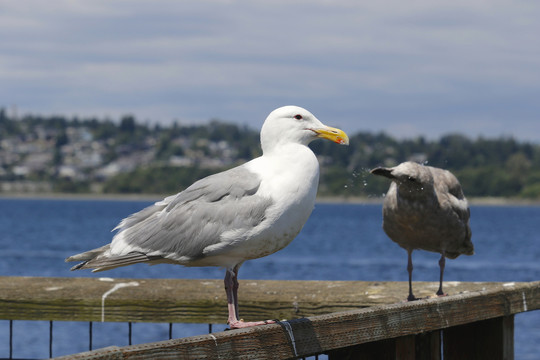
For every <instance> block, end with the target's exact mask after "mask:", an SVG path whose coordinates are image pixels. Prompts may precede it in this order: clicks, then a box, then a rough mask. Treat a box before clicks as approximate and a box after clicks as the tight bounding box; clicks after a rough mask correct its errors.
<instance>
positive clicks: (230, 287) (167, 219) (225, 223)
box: [66, 106, 349, 328]
mask: <svg viewBox="0 0 540 360" xmlns="http://www.w3.org/2000/svg"><path fill="white" fill-rule="evenodd" d="M317 138H324V139H329V140H331V141H334V142H336V143H339V144H344V145H348V143H349V139H348V137H347V135H346V134H345V133H344V132H343V131H341V130H339V129H335V128H331V127H329V126H326V125H324V124H322V123H321V122H320V121H319V120H318V119H317V118H316V117H315V116H313V114H311V113H310V112H309V111H307V110H305V109H303V108H300V107H297V106H285V107H282V108H279V109H276V110H274V111H272V112H271V113H270V115H268V117H267V118H266V121H265V122H264V124H263V126H262V129H261V147H262V151H263V155H262V156H260V157H258V158H256V159H253V160H251V161H249V162H247V163H245V164H243V165H240V166H238V167H235V168H233V169H230V170H227V171H224V172H221V173H218V174H214V175H211V176H208V177H206V178H204V179H201V180H199V181H197V182H195V183H194V184H193V185H191V186H190V187H188V188H187V189H186V190H184V191H182V192H180V193H178V194H176V195H173V196H169V197H167V198H165V199H164V200H162V201H159V202H157V203H155V204H154V205H152V206H150V207H148V208H146V209H143V210H141V211H139V212H137V213H135V214H133V215H131V216H129V217H128V218H126V219H124V220H123V221H122V222H121V223H120V224H119V225H118V226H117V227H116V228H115V230H118V232H117V233H116V235H115V236H114V238H113V239H112V242H111V243H110V244H107V245H105V246H103V247H100V248H97V249H94V250H90V251H87V252H84V253H82V254H78V255H74V256H71V257H69V258H67V259H66V261H82V263H80V264H78V265H76V266H74V267H73V268H72V270H78V269H94V270H93V271H103V270H109V269H113V268H116V267H120V266H126V265H131V264H136V263H148V264H160V263H171V264H180V265H184V266H219V267H223V268H225V269H226V272H225V291H226V293H227V303H228V310H229V318H228V323H229V325H230V327H231V328H242V327H247V326H254V325H261V324H265V323H270V322H272V321H257V322H244V321H242V320H241V319H240V318H239V315H238V280H237V276H238V269H239V268H240V266H241V265H242V263H243V262H244V261H246V260H250V259H256V258H260V257H263V256H267V255H270V254H272V253H274V252H276V251H278V250H280V249H283V248H284V247H285V246H287V245H288V244H289V243H290V242H291V241H292V240H293V239H294V238H295V237H296V235H297V234H298V233H299V232H300V230H301V229H302V227H303V226H304V224H305V222H306V220H307V219H308V217H309V216H310V214H311V211H312V210H313V207H314V204H315V196H316V194H317V187H318V183H319V163H318V161H317V158H316V157H315V154H313V152H312V151H311V149H310V148H309V147H308V146H307V145H308V144H309V143H310V142H311V141H312V140H315V139H317Z"/></svg>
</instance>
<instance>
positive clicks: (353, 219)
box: [0, 199, 540, 359]
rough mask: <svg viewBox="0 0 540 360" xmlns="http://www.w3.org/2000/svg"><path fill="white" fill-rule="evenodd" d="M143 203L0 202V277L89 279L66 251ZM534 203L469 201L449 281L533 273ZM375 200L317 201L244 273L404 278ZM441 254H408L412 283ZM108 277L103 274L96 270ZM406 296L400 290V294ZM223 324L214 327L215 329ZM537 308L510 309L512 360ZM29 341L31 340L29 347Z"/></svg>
mask: <svg viewBox="0 0 540 360" xmlns="http://www.w3.org/2000/svg"><path fill="white" fill-rule="evenodd" d="M149 204H150V202H143V201H108V200H99V201H94V200H48V199H39V200H29V199H0V214H2V215H1V217H0V254H1V258H2V260H0V276H77V277H85V276H88V277H95V276H96V275H95V274H91V273H90V272H87V271H78V272H70V271H69V268H70V266H71V264H66V263H65V262H64V258H66V257H67V256H69V255H72V254H76V253H79V252H82V251H85V250H88V249H91V248H95V247H98V246H101V245H104V244H105V243H107V242H109V241H110V239H111V236H112V234H111V232H110V230H111V229H112V228H114V227H115V226H116V225H117V223H118V222H119V221H120V220H121V219H122V218H123V217H125V216H127V215H129V214H131V213H133V212H135V211H138V210H140V209H141V208H143V207H145V206H147V205H149ZM539 220H540V206H472V207H471V227H472V231H473V242H474V244H475V250H476V254H475V255H474V256H461V257H459V258H457V259H456V260H449V261H447V266H446V271H445V280H448V281H503V282H507V281H535V280H540V262H539V261H538V259H539V258H540V246H539V238H538V235H537V232H536V229H537V227H538V223H539ZM381 222H382V218H381V207H380V205H373V204H370V205H367V204H354V205H353V204H318V205H317V206H316V207H315V210H314V211H313V214H312V216H311V218H310V219H309V220H308V222H307V223H306V225H305V227H304V229H303V230H302V232H301V233H300V235H299V236H298V237H297V238H296V239H295V240H294V241H293V242H292V244H291V245H289V247H287V248H286V249H284V250H282V251H280V252H278V253H276V254H273V255H271V256H268V257H265V258H262V259H257V260H253V261H248V262H246V263H245V264H244V265H243V266H242V268H241V269H240V274H239V277H240V278H241V279H248V278H249V279H282V280H289V279H298V280H380V281H405V280H406V279H407V272H406V269H405V267H406V260H407V259H406V253H405V251H404V250H402V249H401V248H399V247H398V246H397V245H395V244H394V243H392V242H391V241H390V240H389V239H388V238H387V237H386V235H385V234H384V232H383V231H382V229H381ZM438 258H439V255H438V254H434V253H428V252H423V251H417V252H414V253H413V261H414V266H415V270H414V280H418V281H437V280H438ZM101 275H105V273H104V274H100V275H99V276H101ZM223 275H224V273H223V270H220V269H217V268H183V267H179V266H178V267H174V266H172V265H159V266H146V265H135V266H130V267H125V268H119V269H115V270H111V271H109V272H108V273H107V274H106V276H110V277H131V278H213V279H222V278H223ZM405 295H406V294H404V297H405ZM224 306H225V304H224ZM93 326H94V328H93V334H94V336H93V346H94V348H100V347H105V346H110V345H119V346H122V345H127V341H128V340H127V332H128V329H127V325H126V324H122V323H104V324H102V323H94V325H93ZM225 327H226V326H225V325H224V324H218V325H214V328H213V329H214V331H220V330H223V329H224V328H225ZM168 330H169V329H168V325H167V324H134V325H133V342H134V343H143V342H150V341H159V340H164V339H167V338H168ZM207 331H208V325H206V324H200V325H199V324H196V325H181V324H178V325H177V324H175V325H174V328H173V336H174V337H183V336H191V335H197V334H201V333H206V332H207ZM48 333H49V323H48V322H26V321H16V322H14V352H13V356H14V357H16V358H35V357H38V358H43V357H47V356H48V354H49V350H48ZM8 338H9V323H8V321H0V358H1V357H7V356H9V345H8V344H9V343H8V340H9V339H8ZM54 339H55V341H54V343H53V355H54V356H60V355H66V354H70V353H75V352H81V351H86V350H88V324H87V323H77V322H55V323H54ZM539 343H540V312H529V313H526V314H520V315H517V316H516V326H515V351H516V359H537V358H538V351H539V350H540V345H537V344H539ZM28 344H32V345H31V346H29V345H28Z"/></svg>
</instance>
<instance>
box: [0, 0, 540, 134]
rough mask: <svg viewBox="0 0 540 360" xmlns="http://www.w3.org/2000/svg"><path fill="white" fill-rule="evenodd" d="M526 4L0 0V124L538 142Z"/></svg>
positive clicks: (534, 46) (534, 32)
mask: <svg viewBox="0 0 540 360" xmlns="http://www.w3.org/2000/svg"><path fill="white" fill-rule="evenodd" d="M539 18H540V2H538V1H533V0H529V1H525V0H513V1H499V0H489V1H480V0H465V1H462V0H454V1H434V0H420V1H413V0H412V1H402V0H388V1H385V0H381V1H358V0H336V1H331V0H309V1H285V0H272V1H257V0H251V1H233V0H229V1H226V0H198V1H179V0H160V1H150V0H146V1H144V0H129V1H127V0H86V1H79V0H65V1H61V0H55V1H42V0H21V1H12V0H0V44H1V45H0V107H3V108H5V109H6V110H7V111H8V112H9V113H10V114H16V115H18V116H21V115H24V114H36V115H64V116H69V117H71V116H79V117H81V118H85V117H98V118H111V119H119V118H120V117H121V116H124V115H127V114H131V115H134V116H135V117H136V118H137V119H138V120H140V121H144V122H150V123H155V122H160V123H163V124H170V123H171V122H172V121H179V122H180V123H207V122H208V121H209V120H210V119H221V120H224V121H230V122H235V123H238V124H243V125H248V126H250V127H252V128H254V129H258V128H260V126H261V125H262V123H263V121H264V119H265V118H266V116H267V115H268V113H270V111H272V110H273V109H275V108H277V107H280V106H283V105H298V106H302V107H305V108H306V109H308V110H310V111H311V112H312V113H313V114H315V116H317V118H319V120H321V121H322V122H323V123H325V124H327V125H332V126H338V127H340V128H342V129H343V130H345V131H346V132H347V133H349V134H354V133H356V132H359V131H367V132H380V131H384V132H386V133H388V134H390V135H393V136H396V137H399V138H412V137H417V136H424V137H427V138H438V137H440V136H442V135H445V134H449V133H462V134H465V135H467V136H470V137H477V136H483V137H500V136H505V137H506V136H512V137H515V138H517V139H519V140H524V141H533V142H540V41H539V40H538V34H540V21H538V19H539Z"/></svg>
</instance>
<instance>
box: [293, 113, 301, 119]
mask: <svg viewBox="0 0 540 360" xmlns="http://www.w3.org/2000/svg"><path fill="white" fill-rule="evenodd" d="M293 117H294V118H295V119H296V120H302V119H303V117H302V115H300V114H296V115H294V116H293Z"/></svg>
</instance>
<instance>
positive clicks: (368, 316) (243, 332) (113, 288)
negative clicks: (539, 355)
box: [0, 277, 540, 359]
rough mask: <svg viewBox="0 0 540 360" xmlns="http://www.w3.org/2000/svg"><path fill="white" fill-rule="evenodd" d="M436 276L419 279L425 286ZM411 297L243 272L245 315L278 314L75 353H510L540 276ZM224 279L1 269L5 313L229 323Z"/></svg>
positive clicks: (373, 285)
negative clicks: (18, 273) (23, 273)
mask: <svg viewBox="0 0 540 360" xmlns="http://www.w3.org/2000/svg"><path fill="white" fill-rule="evenodd" d="M436 290H437V284H435V283H427V282H416V283H415V294H416V295H417V296H423V297H427V296H432V295H433V294H434V292H435V291H436ZM445 290H446V291H447V292H448V293H449V296H446V297H430V298H427V299H424V300H419V301H414V302H403V299H404V298H405V296H406V294H407V284H406V283H404V282H362V281H269V280H243V281H240V296H239V298H240V310H241V315H242V317H243V318H244V319H245V320H246V321H249V320H261V319H276V318H277V319H288V320H287V321H285V320H282V321H280V322H278V323H277V324H271V325H264V326H258V327H253V328H248V329H239V330H232V331H224V332H216V333H211V334H205V335H200V336H194V337H188V338H182V339H175V340H168V341H162V342H156V343H149V344H141V345H132V346H127V347H108V348H104V349H99V350H94V351H91V352H86V353H80V354H74V355H71V356H69V358H75V359H90V358H91V359H102V358H103V359H105V358H107V359H123V358H128V357H129V358H141V359H153V358H159V357H170V358H184V359H217V358H219V359H237V358H240V359H242V358H246V359H247V358H256V359H286V358H301V357H306V356H311V355H316V354H328V355H329V358H330V359H356V358H366V359H370V358H377V359H378V358H388V359H394V358H396V359H397V358H400V359H440V358H444V359H467V358H470V359H512V358H513V351H514V349H513V335H514V326H513V324H514V322H513V321H514V319H513V316H514V314H516V313H521V312H525V311H531V310H537V309H538V308H539V307H540V282H531V283H457V282H447V283H445ZM226 318H227V313H226V299H225V292H224V290H223V283H222V281H220V280H164V279H109V278H27V277H0V319H5V320H52V321H62V320H67V321H103V320H104V321H121V322H153V323H155V322H164V323H214V324H216V323H223V322H224V319H226Z"/></svg>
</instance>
